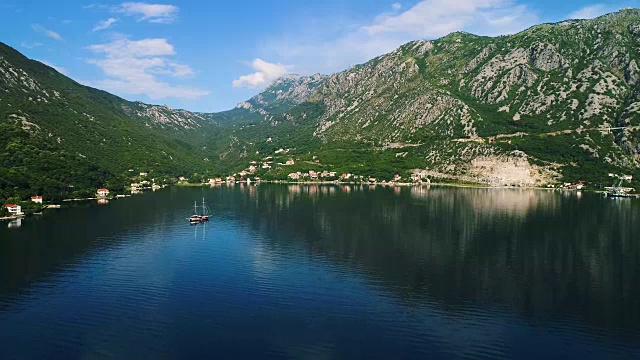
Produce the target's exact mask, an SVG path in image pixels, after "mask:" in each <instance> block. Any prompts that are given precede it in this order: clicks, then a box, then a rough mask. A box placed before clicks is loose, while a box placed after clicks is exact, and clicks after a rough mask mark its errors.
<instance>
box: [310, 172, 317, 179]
mask: <svg viewBox="0 0 640 360" xmlns="http://www.w3.org/2000/svg"><path fill="white" fill-rule="evenodd" d="M309 176H310V177H311V178H312V179H317V178H318V173H317V172H315V171H313V170H309Z"/></svg>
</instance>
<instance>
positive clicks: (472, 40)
mask: <svg viewBox="0 0 640 360" xmlns="http://www.w3.org/2000/svg"><path fill="white" fill-rule="evenodd" d="M638 35H640V11H639V10H636V9H627V10H623V11H620V12H618V13H614V14H609V15H606V16H603V17H600V18H598V19H594V20H586V21H565V22H561V23H557V24H544V25H538V26H535V27H532V28H530V29H528V30H526V31H524V32H522V33H519V34H516V35H512V36H501V37H496V38H489V37H479V36H475V35H471V34H467V33H453V34H451V35H448V36H446V37H444V38H441V39H438V40H435V41H415V42H411V43H408V44H405V45H404V46H402V47H400V48H399V49H397V50H395V51H393V52H391V53H389V54H386V55H383V56H380V57H378V58H376V59H373V60H371V61H369V62H367V63H365V64H362V65H357V66H353V67H351V68H349V69H347V70H346V71H343V72H340V73H336V74H333V75H330V76H327V77H322V78H321V82H320V84H319V85H317V86H316V88H317V90H316V91H314V92H313V93H312V94H311V95H309V96H308V97H307V98H306V99H305V101H307V102H309V103H313V104H321V106H322V108H323V110H322V112H321V113H320V114H318V115H317V116H315V117H306V115H307V114H306V113H305V112H304V111H300V110H299V109H298V108H297V107H293V108H292V109H291V110H289V111H286V112H284V113H282V109H280V110H279V111H278V112H275V113H273V112H269V106H264V105H263V107H262V109H263V114H261V115H262V119H257V120H256V122H257V124H256V125H255V126H259V125H260V126H262V127H263V129H262V136H265V135H266V134H268V133H278V131H275V130H274V128H278V127H283V128H287V127H289V128H290V127H291V126H290V125H289V124H287V122H288V121H293V122H295V121H297V122H304V123H305V124H306V126H308V127H312V128H313V135H312V136H313V138H314V139H318V140H320V142H321V144H322V145H321V146H320V147H318V148H317V149H316V151H317V152H319V153H320V152H323V153H325V154H327V155H329V157H331V158H335V159H336V161H337V162H338V163H339V164H338V165H340V167H341V168H344V167H345V166H342V165H350V166H347V168H350V169H352V170H353V171H357V170H358V167H360V166H361V165H362V164H359V163H357V162H354V161H350V160H349V156H338V153H344V150H345V148H357V149H369V150H370V151H371V152H373V153H375V154H376V156H384V155H383V153H389V152H391V153H393V154H394V156H396V157H401V158H402V159H403V160H402V161H400V159H398V161H390V162H389V163H386V164H385V165H384V166H387V167H390V168H394V169H395V170H397V171H401V170H409V169H407V168H406V166H415V167H416V168H418V169H423V170H425V171H427V172H429V173H431V174H433V175H434V176H444V177H454V178H459V179H462V180H469V181H478V182H486V183H492V184H499V185H510V184H514V185H533V184H538V185H541V184H545V183H549V182H556V181H560V179H561V178H562V177H564V179H565V180H568V181H577V180H579V179H585V180H588V181H591V182H594V183H597V184H598V185H599V186H600V185H605V184H607V183H608V182H609V181H610V179H608V177H607V174H608V173H609V172H627V173H634V174H637V175H640V174H638V166H639V165H640V163H639V154H640V141H639V140H640V139H639V135H640V132H639V131H640V123H639V121H640V117H639V114H638V110H640V99H639V98H638V95H639V88H638V86H640V85H639V80H640V69H639V68H638V62H640V58H639V54H638V50H637V49H638V48H639V47H638V45H640V44H639V41H640V37H639V36H638ZM299 100H300V99H299ZM240 105H243V104H240ZM305 106H307V105H305ZM296 113H298V115H295V114H296ZM296 116H303V117H304V119H302V118H300V117H298V118H296ZM258 124H259V125H258ZM611 128H613V130H609V129H611ZM282 133H285V134H286V133H287V131H283V132H282ZM281 140H282V139H279V138H278V139H274V142H275V143H277V147H295V146H294V145H295V144H289V143H287V141H288V140H284V141H281ZM309 140H310V141H311V139H309ZM256 141H257V140H256ZM330 153H332V154H333V155H330ZM403 164H404V165H403ZM403 166H404V168H403ZM392 170H393V169H392Z"/></svg>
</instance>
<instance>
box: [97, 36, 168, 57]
mask: <svg viewBox="0 0 640 360" xmlns="http://www.w3.org/2000/svg"><path fill="white" fill-rule="evenodd" d="M89 49H91V50H93V51H94V52H98V53H104V54H106V55H107V57H110V58H118V57H121V58H139V57H146V56H166V55H175V51H174V50H173V45H171V44H169V43H168V42H167V39H143V40H129V39H127V38H119V39H115V40H113V41H112V42H110V43H106V44H98V45H91V46H89Z"/></svg>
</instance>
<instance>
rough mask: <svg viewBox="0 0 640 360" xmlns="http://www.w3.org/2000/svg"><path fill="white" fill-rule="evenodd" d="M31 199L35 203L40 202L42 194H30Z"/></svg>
mask: <svg viewBox="0 0 640 360" xmlns="http://www.w3.org/2000/svg"><path fill="white" fill-rule="evenodd" d="M31 201H33V202H34V203H36V204H42V196H39V195H37V196H32V197H31Z"/></svg>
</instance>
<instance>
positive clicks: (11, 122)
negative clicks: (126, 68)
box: [0, 44, 218, 196]
mask: <svg viewBox="0 0 640 360" xmlns="http://www.w3.org/2000/svg"><path fill="white" fill-rule="evenodd" d="M0 125H3V126H5V128H6V129H9V128H10V129H11V133H12V134H15V132H16V131H18V129H21V130H22V131H23V132H24V133H27V134H29V135H28V136H27V137H26V138H28V139H29V140H28V142H29V143H31V144H33V145H34V146H36V148H38V149H40V150H43V151H46V152H47V153H48V154H53V155H55V156H60V157H62V158H64V159H65V160H64V163H67V164H69V166H73V167H77V168H84V167H83V166H84V165H78V164H87V165H88V166H91V167H93V168H96V169H99V171H101V172H103V173H105V174H109V175H108V176H110V177H119V178H121V177H122V176H121V175H122V174H125V173H126V172H127V170H128V169H130V168H133V169H135V170H136V171H155V172H156V173H158V174H174V175H175V174H179V173H183V172H184V173H190V172H193V171H200V170H202V169H207V168H210V167H212V165H211V164H210V161H208V156H209V155H210V153H209V152H208V151H207V149H206V144H205V143H206V142H208V140H209V139H210V138H211V134H215V132H216V131H215V129H216V128H217V127H218V125H217V124H216V123H215V121H214V120H213V119H210V118H205V116H203V115H201V114H195V113H191V112H188V111H184V110H173V109H170V108H168V107H165V106H155V105H147V104H143V103H140V102H129V101H126V100H123V99H121V98H119V97H117V96H114V95H111V94H109V93H107V92H104V91H101V90H97V89H93V88H90V87H86V86H83V85H81V84H78V83H77V82H75V81H73V80H71V79H69V78H68V77H66V76H64V75H62V74H60V73H58V72H57V71H55V70H54V69H52V68H50V67H48V66H46V65H44V64H42V63H40V62H37V61H33V60H29V59H27V58H26V57H24V56H23V55H22V54H20V53H19V52H17V51H16V50H14V49H12V48H10V47H8V46H6V45H4V44H0ZM5 135H6V134H5ZM23 135H24V134H23ZM26 138H25V139H26ZM36 139H37V140H36ZM18 143H20V144H22V145H24V146H26V144H24V143H22V142H18ZM22 145H20V146H22ZM20 146H19V145H17V143H16V142H15V141H13V139H12V138H7V137H6V136H5V137H4V139H3V142H2V143H0V149H1V150H4V153H3V155H2V156H1V157H0V160H1V161H2V167H3V168H4V169H5V170H12V169H13V168H14V167H15V166H16V165H15V163H14V162H12V161H11V160H10V159H15V158H16V157H18V158H21V159H23V160H24V163H25V164H32V165H33V166H27V165H25V166H27V167H26V168H25V172H26V173H32V174H34V175H36V176H38V177H42V178H54V179H56V178H58V177H56V176H54V175H55V174H53V173H52V171H53V170H55V169H56V168H57V166H47V167H38V164H39V163H40V162H44V161H45V160H41V161H36V159H35V158H37V157H38V156H39V155H36V154H35V153H32V152H29V151H26V149H22V148H21V147H20ZM47 161H49V160H47ZM36 163H38V164H36ZM72 164H73V165H72ZM53 172H55V171H53ZM76 177H77V180H78V182H80V183H86V181H85V180H87V179H89V178H91V176H87V177H86V178H85V177H83V175H82V173H78V174H77V176H76ZM95 179H97V180H96V181H93V182H91V187H92V188H94V187H95V186H101V185H102V184H100V183H99V182H103V181H104V179H98V178H95ZM4 180H6V179H4ZM98 180H99V181H98ZM64 183H65V184H63V181H62V179H60V183H59V184H57V186H58V188H59V187H63V186H69V185H71V186H74V185H73V183H72V182H71V181H69V180H68V179H65V181H64ZM29 184H32V185H30V186H29V187H28V188H29V189H30V191H33V192H35V193H41V192H44V193H45V194H46V195H51V196H53V194H47V191H45V189H43V188H42V187H41V186H36V185H33V181H29ZM23 185H24V184H23ZM23 185H22V186H19V187H20V188H22V187H24V186H23ZM4 186H8V185H4ZM5 189H6V188H5Z"/></svg>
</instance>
